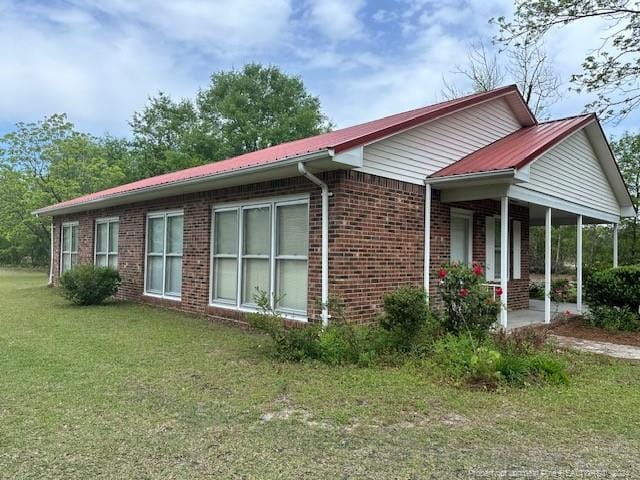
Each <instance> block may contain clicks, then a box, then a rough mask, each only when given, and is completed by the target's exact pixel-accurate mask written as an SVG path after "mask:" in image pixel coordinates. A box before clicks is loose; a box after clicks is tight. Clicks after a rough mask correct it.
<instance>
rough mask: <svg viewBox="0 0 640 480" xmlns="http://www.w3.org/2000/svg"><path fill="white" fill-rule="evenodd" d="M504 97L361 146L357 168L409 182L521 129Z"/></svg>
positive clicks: (421, 179)
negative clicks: (360, 156) (359, 163)
mask: <svg viewBox="0 0 640 480" xmlns="http://www.w3.org/2000/svg"><path fill="white" fill-rule="evenodd" d="M520 128H521V125H520V122H519V121H518V119H517V118H516V116H515V115H514V114H513V112H512V111H511V109H510V108H509V105H507V102H506V101H505V100H504V99H503V98H498V99H496V100H493V101H489V102H486V103H483V104H480V105H477V106H475V107H471V108H468V109H466V110H463V111H460V112H457V113H453V114H451V115H447V116H446V117H443V118H441V119H438V120H434V121H432V122H429V123H426V124H424V125H421V126H418V127H415V128H412V129H410V130H407V131H405V132H402V133H398V134H396V135H393V136H391V137H388V138H385V139H383V140H380V141H378V142H375V143H372V144H370V145H366V146H365V147H364V152H363V156H364V159H363V161H364V164H363V167H361V168H359V169H358V170H360V171H362V172H365V173H370V174H373V175H379V176H381V177H386V178H393V179H395V180H402V181H405V182H410V183H417V184H422V183H423V181H424V178H425V177H426V176H428V175H431V174H433V173H435V172H437V171H438V170H440V169H442V168H444V167H446V166H447V165H450V164H451V163H454V162H457V161H458V160H460V159H461V158H464V157H465V156H467V155H469V154H470V153H472V152H474V151H475V150H477V149H479V148H482V147H484V146H486V145H489V144H490V143H493V142H495V141H496V140H498V139H500V138H502V137H505V136H507V135H509V134H510V133H513V132H515V131H516V130H518V129H520Z"/></svg>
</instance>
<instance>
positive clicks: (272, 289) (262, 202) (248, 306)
mask: <svg viewBox="0 0 640 480" xmlns="http://www.w3.org/2000/svg"><path fill="white" fill-rule="evenodd" d="M300 204H305V205H306V206H307V219H308V218H309V195H308V194H305V195H287V196H280V197H272V198H266V199H256V200H255V201H243V202H232V203H223V204H218V205H213V206H212V208H211V243H210V249H211V255H210V260H211V261H210V267H209V272H210V277H209V306H211V307H219V308H227V309H233V310H238V311H242V312H255V311H257V306H256V305H255V303H253V302H244V303H243V302H242V281H243V268H244V265H243V260H244V259H246V258H262V259H265V258H268V259H269V289H268V291H267V295H268V296H269V302H270V305H271V306H272V307H273V303H274V300H275V297H276V291H277V285H276V283H277V280H276V264H277V260H300V261H305V262H306V263H307V289H308V285H309V254H308V251H307V255H305V256H302V255H277V223H276V220H277V217H276V215H277V211H278V207H281V206H286V205H300ZM266 207H268V208H269V209H270V235H271V238H270V239H269V242H270V244H269V249H270V254H269V256H265V255H260V256H256V255H245V254H244V253H243V242H244V216H243V213H244V211H245V210H249V209H252V208H266ZM232 210H235V211H237V212H238V217H237V218H238V238H237V241H238V249H237V255H236V256H233V255H216V254H215V253H214V252H215V234H216V232H215V214H216V212H225V211H232ZM308 235H309V222H308V223H307V236H308ZM216 257H217V258H237V282H238V283H237V286H236V301H235V302H229V301H225V300H224V299H215V298H213V293H214V288H215V287H214V282H215V270H214V269H215V258H216ZM276 309H277V310H278V311H279V312H281V313H282V314H283V315H284V317H285V318H288V319H291V320H298V321H303V322H306V321H307V319H308V317H307V314H308V312H307V310H306V309H305V310H304V311H302V310H294V309H288V308H281V307H279V308H278V307H276Z"/></svg>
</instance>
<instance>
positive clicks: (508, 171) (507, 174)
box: [424, 168, 516, 185]
mask: <svg viewBox="0 0 640 480" xmlns="http://www.w3.org/2000/svg"><path fill="white" fill-rule="evenodd" d="M515 174H516V170H515V169H513V168H504V169H502V170H493V171H491V172H474V173H461V174H458V175H447V176H446V177H427V178H426V179H425V181H424V182H425V183H429V184H432V185H434V184H438V183H447V182H453V181H455V180H470V179H485V178H491V179H493V178H496V177H498V178H511V177H513V176H514V175H515Z"/></svg>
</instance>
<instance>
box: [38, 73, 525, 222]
mask: <svg viewBox="0 0 640 480" xmlns="http://www.w3.org/2000/svg"><path fill="white" fill-rule="evenodd" d="M510 93H515V94H516V95H518V96H520V94H519V92H518V89H517V88H516V87H515V86H514V85H509V86H507V87H502V88H498V89H495V90H491V91H489V92H484V93H477V94H473V95H468V96H466V97H461V98H457V99H454V100H449V101H446V102H442V103H437V104H435V105H429V106H426V107H422V108H418V109H415V110H410V111H407V112H403V113H398V114H395V115H390V116H388V117H384V118H381V119H378V120H374V121H371V122H367V123H362V124H360V125H355V126H352V127H347V128H342V129H339V130H334V131H332V132H328V133H324V134H321V135H316V136H314V137H309V138H304V139H302V140H295V141H292V142H287V143H283V144H280V145H275V146H273V147H269V148H265V149H263V150H258V151H256V152H251V153H246V154H244V155H240V156H237V157H233V158H229V159H227V160H222V161H219V162H215V163H210V164H207V165H201V166H198V167H193V168H188V169H185V170H179V171H177V172H171V173H166V174H163V175H158V176H155V177H150V178H145V179H143V180H139V181H137V182H133V183H127V184H125V185H120V186H118V187H113V188H109V189H107V190H102V191H100V192H96V193H91V194H89V195H84V196H82V197H78V198H74V199H72V200H67V201H65V202H61V203H57V204H55V205H51V206H49V207H46V208H43V209H42V210H39V213H46V212H48V211H53V210H58V209H60V208H64V207H70V206H73V205H79V204H82V203H86V202H94V201H98V200H101V199H106V198H109V197H112V196H117V195H118V196H119V195H126V194H127V193H134V192H136V191H140V190H147V189H152V188H154V187H160V186H164V185H168V184H172V183H180V182H185V181H189V180H195V179H198V178H205V177H212V176H215V175H218V174H222V173H228V172H233V171H238V170H243V169H247V168H252V167H258V166H263V165H268V164H271V163H276V162H278V161H280V160H284V159H288V158H295V157H298V156H301V155H305V154H309V153H314V152H321V151H323V150H333V151H334V152H335V153H340V152H342V151H345V150H349V149H351V148H354V147H357V146H360V145H364V144H366V143H369V142H372V141H375V140H378V139H380V138H384V137H386V136H388V135H391V134H393V133H396V132H399V131H401V130H404V129H406V128H410V127H412V126H415V125H419V124H421V123H424V122H427V121H430V120H433V119H435V118H438V117H440V116H442V115H446V114H449V113H451V112H454V111H456V110H460V109H463V108H465V107H469V106H472V105H475V104H478V103H481V102H484V101H486V100H490V99H493V98H496V97H500V96H502V95H506V94H510ZM523 103H524V102H523ZM531 118H532V120H533V121H535V119H533V116H532V117H531Z"/></svg>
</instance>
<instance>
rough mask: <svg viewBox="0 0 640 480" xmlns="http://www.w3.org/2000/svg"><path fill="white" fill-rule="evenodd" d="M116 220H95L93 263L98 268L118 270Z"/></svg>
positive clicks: (117, 229) (117, 224)
mask: <svg viewBox="0 0 640 480" xmlns="http://www.w3.org/2000/svg"><path fill="white" fill-rule="evenodd" d="M119 225H120V224H119V222H118V219H117V218H106V219H100V220H96V233H95V248H94V252H95V256H94V263H95V264H96V265H97V266H99V267H111V268H113V269H115V270H117V269H118V231H119Z"/></svg>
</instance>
